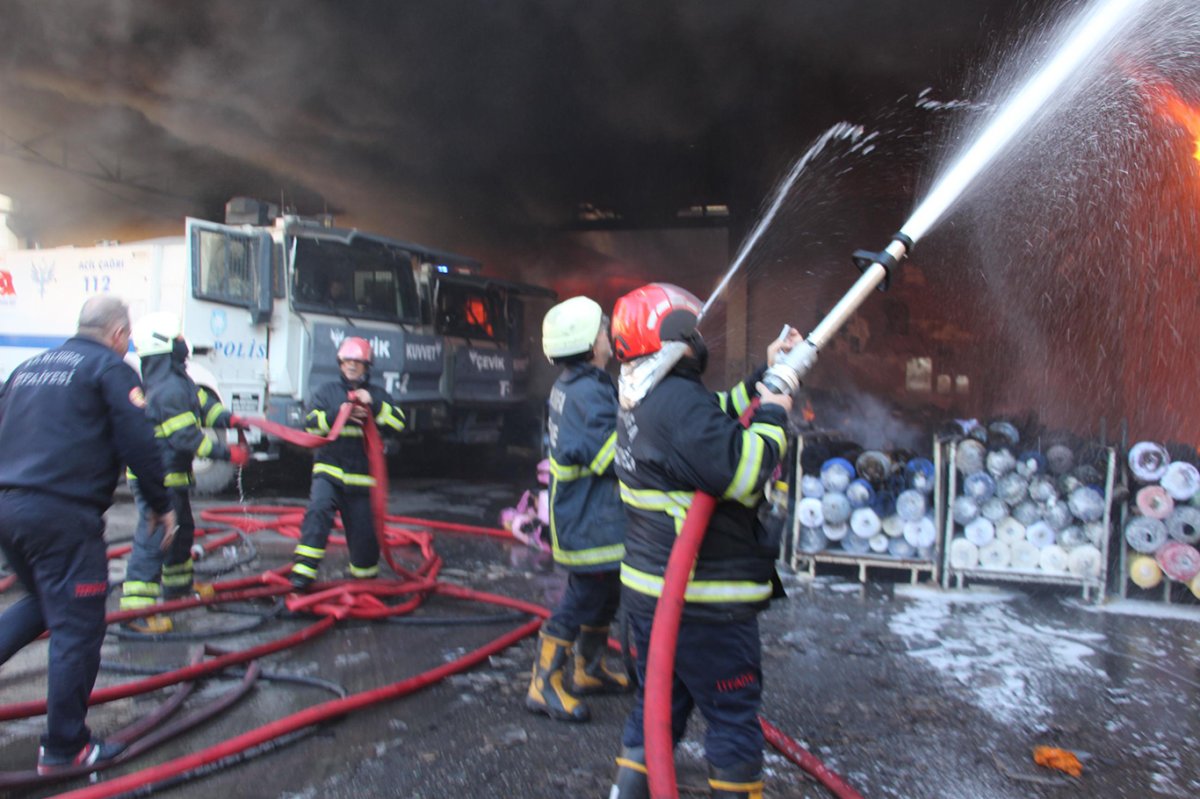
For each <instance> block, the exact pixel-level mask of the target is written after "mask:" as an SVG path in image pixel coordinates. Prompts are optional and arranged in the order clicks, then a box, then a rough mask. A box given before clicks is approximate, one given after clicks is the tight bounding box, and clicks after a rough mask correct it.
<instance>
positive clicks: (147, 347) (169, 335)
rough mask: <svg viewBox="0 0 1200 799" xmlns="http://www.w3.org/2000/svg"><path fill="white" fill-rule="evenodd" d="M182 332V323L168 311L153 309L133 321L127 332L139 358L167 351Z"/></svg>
mask: <svg viewBox="0 0 1200 799" xmlns="http://www.w3.org/2000/svg"><path fill="white" fill-rule="evenodd" d="M182 333H183V323H182V322H181V321H180V320H179V317H178V316H176V315H175V314H173V313H170V312H169V311H155V312H154V313H149V314H146V315H145V316H143V317H142V318H140V319H138V320H137V321H136V322H134V323H133V330H132V331H131V332H130V334H129V338H130V340H131V341H132V342H133V348H134V349H135V350H137V354H138V356H139V357H141V358H146V357H149V356H151V355H162V354H164V353H169V352H170V351H171V349H172V348H173V347H174V346H175V339H176V337H178V336H179V335H180V334H182Z"/></svg>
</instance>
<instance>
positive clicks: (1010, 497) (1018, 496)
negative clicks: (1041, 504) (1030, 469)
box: [996, 472, 1029, 507]
mask: <svg viewBox="0 0 1200 799" xmlns="http://www.w3.org/2000/svg"><path fill="white" fill-rule="evenodd" d="M996 496H998V497H1000V499H1002V500H1004V502H1005V504H1007V505H1008V506H1009V507H1013V506H1014V505H1017V504H1018V503H1020V502H1022V501H1024V500H1025V499H1027V498H1028V497H1029V480H1027V479H1026V478H1024V477H1022V476H1021V475H1020V474H1018V473H1017V472H1009V473H1008V474H1006V475H1004V476H1003V477H1001V478H1000V479H999V480H997V481H996Z"/></svg>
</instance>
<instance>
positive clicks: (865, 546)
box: [841, 534, 871, 555]
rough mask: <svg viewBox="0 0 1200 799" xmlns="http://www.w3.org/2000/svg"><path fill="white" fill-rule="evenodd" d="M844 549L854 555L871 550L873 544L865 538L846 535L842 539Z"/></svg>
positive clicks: (863, 553)
mask: <svg viewBox="0 0 1200 799" xmlns="http://www.w3.org/2000/svg"><path fill="white" fill-rule="evenodd" d="M841 545H842V549H844V550H846V551H847V552H849V553H851V554H852V555H865V554H867V553H868V552H870V551H871V544H870V542H868V541H867V539H865V538H859V537H858V536H856V535H853V534H852V535H845V536H842V539H841Z"/></svg>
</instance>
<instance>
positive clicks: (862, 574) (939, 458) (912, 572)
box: [785, 431, 945, 584]
mask: <svg viewBox="0 0 1200 799" xmlns="http://www.w3.org/2000/svg"><path fill="white" fill-rule="evenodd" d="M806 438H810V439H815V438H837V433H836V432H835V431H828V432H811V433H808V434H807V436H805V435H801V436H798V437H797V439H796V442H795V446H794V447H793V451H794V452H795V457H794V458H793V461H792V470H791V483H790V486H789V494H790V499H789V504H790V511H791V515H790V521H791V536H790V558H785V562H787V563H788V565H789V566H790V567H791V569H792V570H793V571H795V572H800V571H807V572H808V573H809V575H810V576H816V572H817V568H818V566H819V564H826V565H843V566H853V567H856V568H857V569H858V580H859V582H862V583H865V582H866V581H867V577H868V575H869V574H870V572H872V571H907V572H909V579H910V581H911V582H912V583H916V582H918V580H919V578H920V576H921V575H922V574H924V573H928V575H929V581H930V582H932V583H935V584H936V583H937V582H938V570H939V568H940V563H941V542H942V532H941V529H940V525H941V520H942V519H943V518H944V514H943V512H942V503H943V501H944V493H945V492H944V490H943V483H944V481H943V480H942V477H941V475H942V473H943V469H944V453H943V441H942V440H941V439H939V438H938V437H936V436H935V437H934V438H933V465H934V479H933V521H934V526H935V529H936V536H935V539H934V544H933V551H932V555H931V557H929V558H903V557H895V556H889V555H881V554H877V553H874V552H871V553H862V554H858V553H852V552H845V551H841V550H828V549H825V550H818V551H816V552H805V551H802V550H801V549H800V528H801V525H800V517H799V514H798V513H797V512H796V507H797V504H798V502H799V499H800V496H801V489H800V481H801V478H802V477H803V475H804V470H803V468H802V466H801V456H802V455H803V453H804V447H805V439H806ZM785 538H787V537H786V536H785ZM785 554H786V553H785Z"/></svg>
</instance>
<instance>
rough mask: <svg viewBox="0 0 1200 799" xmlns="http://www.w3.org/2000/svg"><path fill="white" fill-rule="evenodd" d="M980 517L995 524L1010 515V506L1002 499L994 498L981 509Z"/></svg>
mask: <svg viewBox="0 0 1200 799" xmlns="http://www.w3.org/2000/svg"><path fill="white" fill-rule="evenodd" d="M979 515H980V516H982V517H983V518H985V519H987V520H988V521H989V522H991V523H992V524H995V523H996V522H998V521H1000V520H1001V519H1003V518H1004V517H1005V516H1007V515H1008V505H1005V504H1004V500H1002V499H1000V497H992V498H991V499H989V500H988V501H987V502H985V503H983V504H982V505H981V506H980V507H979Z"/></svg>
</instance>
